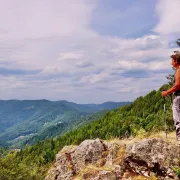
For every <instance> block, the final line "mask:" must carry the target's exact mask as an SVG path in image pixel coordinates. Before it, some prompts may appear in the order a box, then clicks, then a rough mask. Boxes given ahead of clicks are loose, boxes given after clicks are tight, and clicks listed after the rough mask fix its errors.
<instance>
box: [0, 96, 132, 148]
mask: <svg viewBox="0 0 180 180" xmlns="http://www.w3.org/2000/svg"><path fill="white" fill-rule="evenodd" d="M129 103H130V102H106V103H103V104H76V103H72V102H68V101H64V100H63V101H54V102H53V101H48V100H23V101H19V100H8V101H3V100H0V107H1V108H0V147H1V146H7V145H11V146H12V147H22V146H23V144H24V142H26V141H28V143H29V144H33V143H35V142H37V141H38V140H44V139H46V138H50V137H52V138H53V137H55V136H56V135H62V134H63V133H65V132H67V131H69V130H72V129H73V128H74V127H76V126H77V124H79V121H83V120H84V121H85V122H87V119H88V117H89V116H92V115H93V114H94V113H98V112H99V111H102V110H105V109H106V110H111V109H113V108H116V107H119V106H122V105H124V104H129ZM100 114H101V115H103V114H102V113H100ZM77 127H78V126H77Z"/></svg>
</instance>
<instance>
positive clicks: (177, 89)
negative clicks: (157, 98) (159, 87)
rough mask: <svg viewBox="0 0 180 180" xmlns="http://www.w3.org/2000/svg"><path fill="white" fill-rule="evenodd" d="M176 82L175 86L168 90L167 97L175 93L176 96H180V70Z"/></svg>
mask: <svg viewBox="0 0 180 180" xmlns="http://www.w3.org/2000/svg"><path fill="white" fill-rule="evenodd" d="M174 80H175V83H174V86H173V87H172V88H170V89H169V90H167V95H169V94H172V93H174V95H175V96H180V68H178V69H176V73H175V78H174Z"/></svg>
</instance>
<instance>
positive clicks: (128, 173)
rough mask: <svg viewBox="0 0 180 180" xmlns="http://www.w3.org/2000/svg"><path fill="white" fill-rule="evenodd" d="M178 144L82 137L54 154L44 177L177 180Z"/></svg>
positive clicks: (63, 178)
mask: <svg viewBox="0 0 180 180" xmlns="http://www.w3.org/2000/svg"><path fill="white" fill-rule="evenodd" d="M179 160H180V149H179V147H178V146H176V145H173V144H170V143H167V142H165V141H163V140H161V139H156V138H153V139H146V140H142V141H139V142H136V143H133V144H128V145H126V144H124V145H122V144H121V143H120V141H119V142H116V143H113V142H106V141H102V140H100V139H96V140H85V141H83V142H82V143H81V144H80V145H79V146H66V147H64V148H63V149H62V150H61V151H60V152H59V153H58V154H57V155H56V163H55V164H54V167H52V168H51V169H50V170H49V172H48V175H47V177H46V180H55V179H57V180H71V179H72V180H73V179H76V178H77V179H78V178H80V179H89V180H101V179H102V180H105V179H107V180H118V179H128V178H129V179H130V178H131V177H134V176H142V177H147V178H149V177H152V176H156V177H158V179H178V178H177V176H176V174H175V173H174V171H173V168H174V167H178V166H180V161H179Z"/></svg>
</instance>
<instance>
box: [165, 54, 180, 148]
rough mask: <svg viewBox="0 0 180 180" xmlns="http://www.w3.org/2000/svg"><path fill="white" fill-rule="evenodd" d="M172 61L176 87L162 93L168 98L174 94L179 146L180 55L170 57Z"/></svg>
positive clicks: (174, 114)
mask: <svg viewBox="0 0 180 180" xmlns="http://www.w3.org/2000/svg"><path fill="white" fill-rule="evenodd" d="M170 57H171V59H172V62H171V65H172V66H173V68H174V69H175V71H176V72H175V75H174V85H173V87H171V88H170V89H168V90H167V91H162V96H163V97H164V96H167V95H170V94H172V93H174V95H175V98H174V100H173V106H172V111H173V119H174V125H175V128H176V136H177V140H178V144H180V54H178V53H176V54H174V55H171V56H170Z"/></svg>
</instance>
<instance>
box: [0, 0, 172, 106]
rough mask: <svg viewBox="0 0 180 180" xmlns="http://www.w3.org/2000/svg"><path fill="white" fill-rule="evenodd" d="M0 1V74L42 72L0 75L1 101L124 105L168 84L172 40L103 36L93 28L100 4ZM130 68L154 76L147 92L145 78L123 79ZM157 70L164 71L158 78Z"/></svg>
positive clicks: (86, 0)
mask: <svg viewBox="0 0 180 180" xmlns="http://www.w3.org/2000/svg"><path fill="white" fill-rule="evenodd" d="M0 3H1V4H3V6H1V7H0V22H1V23H0V74H3V72H1V68H7V69H9V73H10V71H11V70H13V69H22V70H24V71H29V70H31V71H32V70H37V72H38V71H39V73H36V74H25V75H22V76H20V75H18V76H16V75H6V74H3V75H2V76H0V81H1V85H2V86H1V90H0V92H1V93H0V95H1V96H0V98H1V99H9V98H13V99H15V98H18V99H40V98H43V99H45V98H47V99H50V100H57V99H66V100H69V101H74V102H79V103H88V102H89V103H90V102H94V103H95V102H104V101H107V100H114V101H121V100H122V101H124V100H132V99H133V98H135V97H137V95H140V94H141V93H145V92H148V91H150V90H152V89H154V88H157V87H159V86H160V85H161V83H164V82H165V80H166V79H165V73H166V72H164V71H166V70H169V69H170V60H169V55H170V53H171V52H172V49H169V47H168V41H167V40H164V39H162V37H160V36H157V35H145V36H143V37H139V38H129V39H123V38H120V37H111V36H109V37H107V36H101V35H100V34H98V33H96V32H95V31H94V30H92V29H91V27H90V24H91V15H92V13H93V10H94V8H95V6H96V3H97V1H96V0H92V1H90V0H73V3H72V1H70V0H54V1H46V0H45V1H43V0H42V1H41V0H40V1H35V0H31V1H30V0H27V1H23V0H6V1H5V0H0ZM1 47H2V48H1ZM129 70H140V71H141V70H142V71H148V72H150V77H148V78H149V79H148V82H149V84H150V85H149V86H146V88H143V87H144V86H145V85H146V84H147V79H146V78H145V77H144V78H142V79H138V78H135V77H133V76H132V77H124V76H122V75H121V73H124V74H125V73H126V72H127V71H129ZM162 70H163V72H162ZM154 71H156V73H158V71H161V72H160V73H159V74H158V76H157V75H154V74H153V73H154ZM163 75H164V76H163ZM154 76H155V77H154ZM163 78H164V79H163ZM154 80H159V81H158V82H154ZM129 92H131V93H129Z"/></svg>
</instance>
